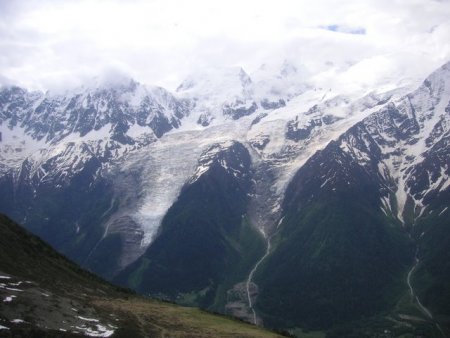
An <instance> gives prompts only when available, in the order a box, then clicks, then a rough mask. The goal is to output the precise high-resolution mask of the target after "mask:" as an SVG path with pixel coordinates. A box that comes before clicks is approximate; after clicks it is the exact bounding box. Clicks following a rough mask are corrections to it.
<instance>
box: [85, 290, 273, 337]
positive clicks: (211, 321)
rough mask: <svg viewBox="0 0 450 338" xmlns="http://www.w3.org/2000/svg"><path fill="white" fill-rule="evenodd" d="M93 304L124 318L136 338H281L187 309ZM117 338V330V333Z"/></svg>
mask: <svg viewBox="0 0 450 338" xmlns="http://www.w3.org/2000/svg"><path fill="white" fill-rule="evenodd" d="M93 304H94V305H95V306H96V307H98V308H100V309H103V310H104V311H109V312H113V313H117V314H120V317H121V318H125V319H126V320H125V323H124V327H123V330H124V331H125V330H126V332H127V334H129V333H130V332H133V333H134V334H135V336H136V337H139V336H145V335H147V334H148V333H149V332H150V333H152V337H153V336H154V337H183V338H184V337H198V338H206V337H230V338H231V337H243V338H244V337H261V338H270V337H281V336H279V335H277V334H276V333H273V332H270V331H267V330H264V329H261V328H259V327H256V326H253V325H249V324H246V323H244V322H241V321H238V320H235V319H231V318H228V317H225V316H220V315H215V314H211V313H207V312H205V311H202V310H200V309H197V308H186V307H180V306H176V305H174V304H171V303H165V302H161V301H156V300H147V299H143V298H139V297H132V298H130V299H127V300H125V299H97V300H94V301H93ZM117 334H118V336H119V337H120V334H121V332H120V330H119V331H118V332H117Z"/></svg>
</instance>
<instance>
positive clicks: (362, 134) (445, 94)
mask: <svg viewBox="0 0 450 338" xmlns="http://www.w3.org/2000/svg"><path fill="white" fill-rule="evenodd" d="M449 75H450V65H449V64H447V65H445V66H443V67H442V68H440V69H439V70H437V71H436V72H435V73H433V74H432V75H431V76H430V77H429V78H428V79H427V80H425V82H424V83H423V84H422V86H421V87H420V88H419V89H418V90H416V91H415V92H413V93H412V94H410V95H407V96H405V97H403V98H402V99H400V100H396V101H392V102H390V103H389V104H388V105H387V106H386V107H385V108H384V109H381V110H379V111H378V112H376V113H374V114H371V115H370V116H368V117H367V118H365V119H364V120H363V121H361V122H359V123H357V124H356V125H354V126H353V127H352V128H350V129H349V130H348V131H347V132H346V133H344V134H343V135H342V136H341V137H340V138H339V139H338V140H337V141H336V142H331V143H330V144H329V145H328V146H327V147H326V148H325V149H324V150H323V151H320V152H318V153H317V154H315V155H314V156H312V157H311V159H309V160H308V161H307V163H306V164H305V165H304V166H303V167H302V168H301V169H300V170H299V171H298V172H297V174H296V175H295V177H294V178H293V180H292V181H291V183H290V184H289V187H288V189H287V191H286V195H285V199H284V202H283V212H282V217H283V218H282V222H281V223H280V225H279V227H278V229H277V231H276V232H275V234H274V237H273V243H274V244H273V245H274V246H275V248H274V250H273V251H272V254H271V255H270V256H269V258H268V259H267V261H266V263H265V264H264V267H263V269H261V271H260V273H259V274H258V276H257V277H258V278H257V282H258V284H259V285H260V287H261V289H262V292H261V294H260V296H259V298H258V303H257V307H258V308H259V310H260V311H261V313H262V314H264V315H265V316H266V318H267V320H269V321H274V322H276V321H277V320H279V319H280V318H283V320H284V321H285V323H284V325H288V326H289V325H300V326H306V327H311V328H314V327H327V326H330V325H333V324H336V323H337V322H343V321H346V320H354V319H355V318H358V317H360V316H370V315H374V314H376V313H377V312H379V311H381V310H387V309H389V308H392V307H393V306H394V305H395V304H396V303H398V302H399V300H400V298H401V292H399V290H401V288H402V284H403V286H405V280H402V278H405V277H404V276H405V275H406V273H407V270H408V269H410V270H409V271H410V272H411V273H410V274H408V283H409V284H410V285H409V287H410V288H411V292H412V293H413V292H414V295H418V299H419V300H417V298H416V306H417V305H418V306H419V307H420V308H421V310H422V311H423V312H424V313H423V314H422V316H424V317H425V318H427V317H428V318H427V319H430V317H431V319H433V318H435V317H439V316H442V315H444V314H445V315H448V312H447V306H448V302H447V301H442V300H440V301H439V300H438V298H439V299H442V298H441V297H440V296H437V295H438V294H439V295H444V294H447V293H448V283H446V282H445V280H446V279H445V278H447V271H448V264H447V261H445V260H444V259H442V257H447V256H448V255H447V251H448V246H447V244H448V238H449V235H450V233H449V232H448V229H449V228H448V226H449V225H450V224H449V218H448V214H446V212H447V206H448V196H449V195H448V194H449V189H448V186H449V185H448V183H449V181H448V170H449V169H448V168H449V158H450V157H449V156H448V146H447V145H448V137H449V131H448V127H447V126H448V123H449V121H450V114H449V110H448V105H449V102H450V87H449V85H450V81H449V79H450V76H449ZM444 229H446V230H444ZM438 234H439V235H438ZM437 236H440V238H439V239H438V238H437ZM416 246H418V247H417V253H416V262H415V264H414V266H413V268H412V269H411V266H412V265H413V263H411V261H412V257H413V256H414V254H413V251H415V250H416V248H414V247H416ZM422 257H423V258H422ZM408 265H409V267H408ZM412 273H413V277H412V284H411V283H410V278H411V274H412ZM318 285H319V287H318ZM411 296H412V295H411ZM298 304H302V306H298ZM400 310H403V309H400ZM433 313H434V316H433ZM438 328H439V329H440V330H442V327H441V326H438Z"/></svg>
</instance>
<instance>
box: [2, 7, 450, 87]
mask: <svg viewBox="0 0 450 338" xmlns="http://www.w3.org/2000/svg"><path fill="white" fill-rule="evenodd" d="M0 13H1V14H0V49H1V50H2V53H1V55H0V74H1V75H2V77H3V78H8V79H12V80H13V81H15V82H17V83H18V84H21V85H24V86H27V87H31V88H45V89H46V88H58V87H61V86H63V87H67V86H74V85H79V84H81V83H83V82H84V81H86V80H87V79H89V78H92V77H94V76H97V75H98V74H100V73H102V72H103V71H104V69H111V68H117V69H119V70H120V71H121V72H122V73H123V72H127V73H129V75H130V76H131V77H133V78H135V79H137V80H138V81H141V82H144V83H149V84H158V85H163V86H168V87H170V88H175V87H176V86H177V85H178V84H179V83H180V82H181V81H182V79H183V78H184V77H185V76H186V75H187V74H188V73H189V72H191V71H195V69H198V68H203V67H213V66H243V67H244V68H245V69H246V70H247V71H249V72H252V71H254V70H256V69H257V68H258V67H259V65H260V64H262V63H267V62H269V63H270V62H281V61H282V60H283V59H289V60H293V61H295V62H297V63H302V64H304V65H305V67H306V68H307V69H308V70H309V71H310V72H311V73H317V72H320V71H325V70H326V71H327V72H326V73H324V74H329V78H328V80H327V81H329V80H331V78H330V76H332V75H335V74H337V73H339V72H341V71H342V70H345V69H347V68H349V67H351V66H352V65H355V64H358V63H359V66H358V67H356V68H353V69H352V70H351V71H350V72H349V73H348V74H347V79H348V81H353V79H356V78H357V77H358V76H359V77H361V76H362V75H364V76H365V77H366V79H367V81H366V82H370V81H369V79H370V80H371V81H378V80H377V79H379V78H383V77H386V76H387V75H389V74H388V73H389V72H390V73H392V72H394V73H395V74H398V76H402V74H404V73H408V74H410V75H411V76H418V77H420V76H424V75H425V74H426V73H427V72H429V71H431V70H432V69H434V68H435V67H437V66H439V65H440V64H442V63H443V62H445V61H447V60H448V59H450V22H449V20H448V18H449V17H450V4H449V2H448V1H433V0H408V1H406V0H404V1H400V0H396V1H392V0H389V1H388V0H367V1H363V0H348V1H338V0H320V1H314V2H311V1H306V0H280V1H274V0H260V1H257V0H247V1H243V0H228V1H221V2H219V1H209V0H191V1H182V0H151V1H144V0H134V1H125V0H122V1H120V0H115V1H89V0H79V1H76V0H66V1H56V0H41V1H37V0H34V1H33V0H29V1H20V0H19V1H14V2H13V1H0ZM324 27H325V28H326V27H328V30H327V29H324ZM349 33H360V34H349ZM377 62H378V63H377ZM375 63H376V65H375ZM331 64H333V66H332V70H330V67H331ZM364 65H366V66H365V67H364ZM368 65H370V66H368ZM375 72H376V73H375ZM326 78H327V77H326V76H325V75H323V76H322V80H323V79H326ZM324 81H325V80H324ZM366 85H368V83H366Z"/></svg>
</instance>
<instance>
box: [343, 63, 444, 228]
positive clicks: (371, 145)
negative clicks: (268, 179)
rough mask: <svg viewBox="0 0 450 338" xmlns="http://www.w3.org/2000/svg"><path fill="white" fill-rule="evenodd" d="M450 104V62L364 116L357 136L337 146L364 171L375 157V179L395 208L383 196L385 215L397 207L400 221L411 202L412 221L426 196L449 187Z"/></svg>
mask: <svg viewBox="0 0 450 338" xmlns="http://www.w3.org/2000/svg"><path fill="white" fill-rule="evenodd" d="M449 106H450V63H448V64H446V65H444V66H442V67H441V68H439V69H438V70H436V71H435V72H434V73H432V74H431V75H430V76H429V77H428V78H427V79H426V80H425V81H424V82H423V84H422V85H421V86H420V87H419V88H418V89H417V90H415V91H414V92H412V93H411V94H409V95H406V96H404V97H402V98H400V99H397V100H393V101H392V102H390V103H389V105H388V106H387V107H386V108H384V109H382V110H380V111H378V112H377V113H375V114H373V115H371V116H369V117H368V118H366V119H365V120H364V121H363V122H362V123H363V124H362V126H361V128H360V130H361V131H362V132H361V134H359V135H353V134H349V135H348V136H347V137H345V138H343V139H342V143H341V148H342V149H343V150H345V151H347V152H349V153H352V154H353V155H354V156H355V157H356V158H357V159H358V161H359V162H360V163H361V164H365V165H366V166H367V167H370V166H371V165H372V164H373V161H374V160H373V159H374V156H378V158H377V159H376V163H375V164H376V166H377V168H378V172H379V175H380V177H381V178H382V179H383V180H384V182H385V184H386V186H387V189H388V191H391V194H392V195H394V196H395V199H396V204H397V205H396V207H395V208H394V207H393V206H392V205H391V203H390V202H389V198H388V196H384V197H383V201H382V204H383V206H384V211H385V212H389V213H392V212H393V210H395V209H396V210H397V213H396V216H397V218H398V219H399V220H400V221H402V222H404V221H405V214H404V213H405V207H406V205H407V203H408V201H411V203H412V204H413V214H414V217H420V216H421V215H422V214H423V213H424V211H425V210H426V207H427V201H428V199H427V198H428V197H430V196H432V195H433V194H436V193H439V192H440V191H443V190H445V189H447V188H448V186H449V185H448V184H447V182H448V177H449V165H448V157H447V156H448V143H449V140H450V133H449V125H450V114H449V111H450V110H449V108H448V107H449ZM377 154H378V155H377Z"/></svg>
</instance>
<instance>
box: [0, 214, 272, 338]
mask: <svg viewBox="0 0 450 338" xmlns="http://www.w3.org/2000/svg"><path fill="white" fill-rule="evenodd" d="M0 297H2V299H3V300H4V301H3V302H2V304H1V306H0V325H2V326H4V327H7V328H8V329H2V330H0V336H23V337H28V336H33V335H34V336H37V337H44V336H46V337H78V336H81V335H82V334H83V332H84V333H86V332H88V331H87V330H89V329H93V330H94V329H97V331H98V330H99V327H98V325H101V327H103V329H104V330H106V329H108V330H114V335H113V337H277V335H276V334H274V333H271V332H269V331H265V330H263V329H260V328H257V327H255V326H251V325H248V324H245V323H242V322H240V321H236V320H233V319H230V318H226V317H223V316H216V315H213V314H210V313H206V312H203V311H201V310H198V309H195V308H185V307H180V306H177V305H174V304H170V303H164V302H160V301H155V300H150V299H146V298H142V297H138V296H136V295H134V294H132V293H130V292H128V291H127V290H124V289H120V288H117V287H115V286H113V285H111V284H109V283H107V282H104V281H103V280H101V279H100V278H98V277H96V276H94V275H92V274H91V273H89V272H86V271H84V270H82V269H80V268H79V267H78V266H77V265H76V264H74V263H72V262H70V261H69V260H67V259H66V258H64V257H63V256H61V255H59V254H58V253H56V252H55V251H54V250H53V249H52V248H51V247H50V246H48V245H47V244H46V243H44V242H43V241H41V240H40V239H39V238H38V237H36V236H34V235H32V234H30V233H29V232H27V231H26V230H24V229H22V228H21V227H20V226H18V225H17V224H15V223H14V222H13V221H11V220H10V219H9V218H7V217H6V216H3V215H0ZM8 298H11V300H8ZM14 319H21V320H24V321H25V322H22V323H13V322H12V320H14ZM94 320H95V321H94ZM80 328H81V329H80ZM61 330H65V331H61ZM101 330H102V329H101V328H100V331H101ZM75 331H77V332H79V333H78V334H77V333H75Z"/></svg>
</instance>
